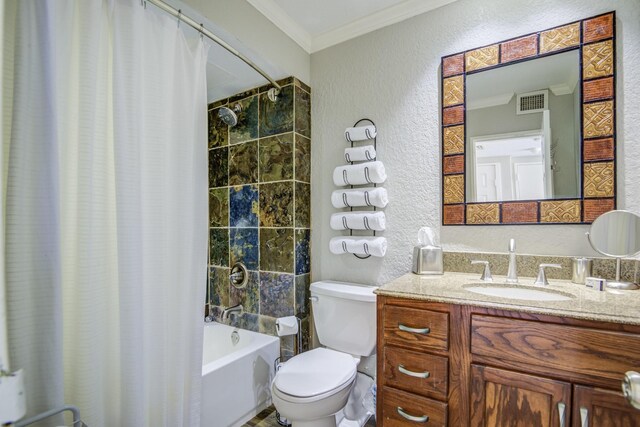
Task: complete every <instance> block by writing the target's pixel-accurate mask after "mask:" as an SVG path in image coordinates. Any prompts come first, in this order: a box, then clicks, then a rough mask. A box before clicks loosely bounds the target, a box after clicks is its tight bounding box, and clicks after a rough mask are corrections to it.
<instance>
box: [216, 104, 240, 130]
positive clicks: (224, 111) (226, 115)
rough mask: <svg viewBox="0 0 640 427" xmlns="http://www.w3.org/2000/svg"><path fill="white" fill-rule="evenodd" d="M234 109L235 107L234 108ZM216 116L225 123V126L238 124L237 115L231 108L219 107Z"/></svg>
mask: <svg viewBox="0 0 640 427" xmlns="http://www.w3.org/2000/svg"><path fill="white" fill-rule="evenodd" d="M234 110H235V108H234ZM218 117H220V119H221V120H222V121H223V122H224V123H225V124H226V125H227V126H231V127H233V126H235V125H237V124H238V115H237V114H236V112H235V111H233V110H232V109H231V108H227V107H220V110H219V111H218Z"/></svg>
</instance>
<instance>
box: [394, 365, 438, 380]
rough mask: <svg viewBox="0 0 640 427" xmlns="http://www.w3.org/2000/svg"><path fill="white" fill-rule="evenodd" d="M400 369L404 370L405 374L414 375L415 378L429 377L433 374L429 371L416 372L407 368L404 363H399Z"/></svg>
mask: <svg viewBox="0 0 640 427" xmlns="http://www.w3.org/2000/svg"><path fill="white" fill-rule="evenodd" d="M398 371H400V372H402V373H403V374H405V375H409V376H410V377H414V378H429V376H430V375H431V374H430V373H429V371H424V372H414V371H410V370H408V369H407V368H405V367H404V366H402V365H398Z"/></svg>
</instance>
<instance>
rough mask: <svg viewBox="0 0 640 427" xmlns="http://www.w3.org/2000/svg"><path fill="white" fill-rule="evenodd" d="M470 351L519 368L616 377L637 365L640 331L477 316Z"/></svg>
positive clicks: (616, 378) (639, 361) (474, 318)
mask: <svg viewBox="0 0 640 427" xmlns="http://www.w3.org/2000/svg"><path fill="white" fill-rule="evenodd" d="M471 353H472V354H473V355H478V356H483V357H489V358H495V359H496V360H500V361H501V363H510V366H515V367H517V368H519V369H525V370H529V369H531V370H532V371H538V372H539V371H541V370H544V371H545V372H553V371H562V372H565V373H573V374H576V375H580V376H582V377H601V378H607V379H610V380H616V381H620V380H621V379H622V377H623V376H624V373H625V372H626V371H628V370H630V369H632V368H633V367H637V366H640V335H635V334H630V333H624V332H614V331H604V330H600V329H591V328H583V327H577V326H563V325H557V324H549V323H539V322H531V321H527V320H518V319H509V318H503V317H492V316H480V315H476V316H472V318H471Z"/></svg>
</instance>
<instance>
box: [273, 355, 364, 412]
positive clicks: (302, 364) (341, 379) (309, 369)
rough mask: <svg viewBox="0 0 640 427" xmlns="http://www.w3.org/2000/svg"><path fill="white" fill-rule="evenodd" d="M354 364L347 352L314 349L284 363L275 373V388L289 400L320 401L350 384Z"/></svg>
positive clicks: (353, 376) (353, 377)
mask: <svg viewBox="0 0 640 427" xmlns="http://www.w3.org/2000/svg"><path fill="white" fill-rule="evenodd" d="M356 363H357V362H356V359H354V358H353V357H352V356H350V355H348V354H346V353H341V352H338V351H335V350H330V349H327V348H316V349H314V350H310V351H307V352H305V353H302V354H299V355H297V356H295V357H293V358H292V359H291V360H289V361H288V362H287V363H285V364H283V365H282V367H281V368H280V370H279V371H278V372H277V374H276V377H275V380H274V384H273V385H274V389H275V390H277V392H278V394H280V395H281V397H282V398H283V399H286V400H288V401H290V402H300V403H302V402H310V401H314V400H320V399H322V398H324V397H326V396H328V395H331V394H334V393H337V392H338V391H340V390H342V389H344V388H345V387H349V386H351V384H352V383H353V381H354V379H355V376H356Z"/></svg>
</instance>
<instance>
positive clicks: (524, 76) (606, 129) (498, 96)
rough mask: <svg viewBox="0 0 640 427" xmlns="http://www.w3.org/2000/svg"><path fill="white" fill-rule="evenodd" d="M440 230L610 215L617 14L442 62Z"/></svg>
mask: <svg viewBox="0 0 640 427" xmlns="http://www.w3.org/2000/svg"><path fill="white" fill-rule="evenodd" d="M441 70H442V86H441V93H442V134H441V138H442V200H443V215H442V222H443V225H462V224H477V225H479V224H482V225H486V224H496V225H497V224H539V223H543V224H554V223H555V224H565V223H591V222H593V220H594V219H595V218H597V217H598V216H599V215H601V214H602V213H604V212H607V211H610V210H613V209H615V204H616V197H615V189H616V183H615V170H616V159H615V137H616V135H615V12H609V13H606V14H603V15H599V16H596V17H592V18H587V19H584V20H581V21H577V22H572V23H569V24H566V25H562V26H560V27H555V28H551V29H547V30H543V31H540V32H537V33H534V34H528V35H524V36H521V37H517V38H515V39H510V40H506V41H503V42H498V43H495V44H492V45H489V46H483V47H479V48H476V49H472V50H468V51H465V52H461V53H457V54H454V55H449V56H445V57H443V58H442V67H441Z"/></svg>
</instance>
